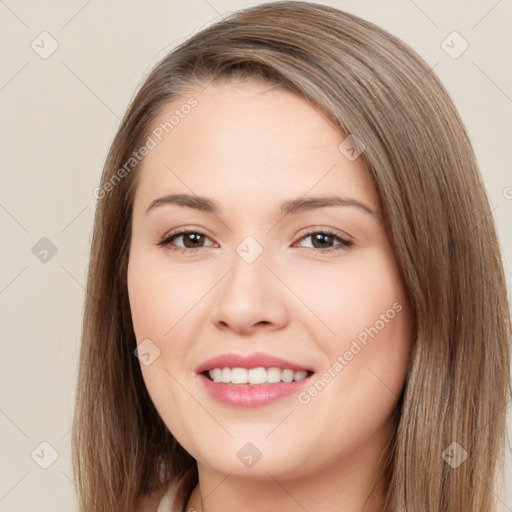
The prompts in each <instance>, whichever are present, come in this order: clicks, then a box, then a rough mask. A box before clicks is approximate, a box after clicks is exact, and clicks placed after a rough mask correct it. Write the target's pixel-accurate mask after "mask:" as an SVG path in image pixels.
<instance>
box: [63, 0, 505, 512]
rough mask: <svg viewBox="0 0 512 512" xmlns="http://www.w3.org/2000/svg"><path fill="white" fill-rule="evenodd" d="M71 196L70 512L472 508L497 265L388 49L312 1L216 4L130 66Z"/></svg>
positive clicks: (494, 383)
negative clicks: (119, 100) (96, 156)
mask: <svg viewBox="0 0 512 512" xmlns="http://www.w3.org/2000/svg"><path fill="white" fill-rule="evenodd" d="M95 195H96V197H97V198H98V205H97V214H96V219H95V226H94V238H93V243H92V248H91V260H90V269H89V276H88V286H87V291H88V295H87V299H86V304H85V313H84V324H83V337H82V349H81V356H80V375H79V385H78V389H77V404H76V413H75V414H76V417H75V421H76V426H75V429H74V452H73V459H74V467H75V475H76V480H77V491H78V496H79V500H80V507H81V511H82V512H88V511H93V510H94V511H114V510H115V511H128V510H144V511H149V510H157V509H158V510H159V511H161V512H163V511H164V510H173V511H184V510H192V511H193V510H197V511H201V512H202V511H206V512H215V511H225V510H238V511H242V510H259V511H269V510H280V511H288V510H289V511H292V510H308V511H311V512H312V511H317V510H340V511H341V510H343V511H345V512H349V511H350V512H352V511H354V512H355V511H365V512H370V511H371V512H375V511H382V510H386V511H388V512H391V511H392V512H397V511H405V510H407V511H408V512H425V511H426V510H428V511H429V512H434V511H435V512H441V511H443V512H446V511H450V512H456V511H457V512H459V511H460V510H464V511H475V512H476V511H479V512H481V511H483V510H485V511H494V510H496V503H495V502H496V496H495V494H494V492H493V489H494V487H495V485H496V482H497V477H498V475H499V473H498V470H499V469H500V464H501V463H502V457H503V441H504V436H505V418H506V406H507V403H508V400H509V398H510V395H511V388H510V375H509V361H510V359H509V358H510V318H509V311H508V304H507V296H506V289H505V279H504V273H503V266H502V261H501V257H500V248H499V245H498V241H497V236H496V231H495V227H494V224H493V221H492V216H491V211H490V208H489V203H488V200H487V196H486V193H485V189H484V186H483V184H482V180H481V177H480V174H479V170H478V166H477V163H476V160H475V156H474V153H473V150H472V148H471V145H470V143H469V140H468V136H467V134H466V131H465V129H464V127H463V124H462V122H461V120H460V118H459V115H458V113H457V111H456V109H455V107H454V105H453V103H452V101H451V100H450V99H449V97H448V95H447V93H446V92H445V90H444V88H443V87H442V85H441V84H440V83H439V81H438V79H437V78H436V77H435V75H434V74H433V72H432V70H431V69H429V67H428V66H427V65H426V64H425V63H424V62H423V60H422V59H421V58H420V57H418V56H417V55H416V54H415V53H414V52H413V51H412V50H411V49H410V48H409V47H407V46H406V45H405V44H404V43H402V42H400V41H398V40H397V39H396V38H394V37H393V36H391V35H390V34H388V33H387V32H385V31H383V30H382V29H380V28H378V27H376V26H374V25H372V24H371V23H369V22H367V21H364V20H361V19H359V18H357V17H355V16H353V15H349V14H346V13H343V12H341V11H338V10H336V9H333V8H330V7H326V6H321V5H316V4H309V3H303V2H277V3H268V4H266V5H260V6H256V7H253V8H250V9H246V10H244V11H240V12H237V13H235V14H233V15H232V16H230V17H229V18H227V19H225V20H222V21H220V22H218V23H216V24H215V25H212V26H211V27H208V28H206V29H205V30H203V31H201V32H200V33H198V34H196V35H195V36H193V37H192V38H190V39H189V40H188V41H186V42H185V43H183V44H182V45H180V46H179V47H178V48H176V49H175V50H174V51H172V52H171V53H170V54H169V55H168V56H167V57H165V58H164V59H163V60H162V61H161V62H160V63H159V64H158V65H157V66H156V67H155V68H154V69H153V70H152V72H151V73H150V75H149V76H148V77H147V79H146V80H145V82H144V84H143V85H142V87H141V89H140V90H139V91H138V93H137V95H136V96H135V98H134V99H133V101H132V104H131V105H130V107H129V109H128V111H127V113H126V115H125V117H124V119H123V122H122V124H121V126H120V128H119V131H118V133H117V136H116V138H115V140H114V141H113V144H112V147H111V150H110V153H109V156H108V158H107V162H106V165H105V169H104V173H103V176H102V181H101V184H100V186H99V187H98V189H96V191H95Z"/></svg>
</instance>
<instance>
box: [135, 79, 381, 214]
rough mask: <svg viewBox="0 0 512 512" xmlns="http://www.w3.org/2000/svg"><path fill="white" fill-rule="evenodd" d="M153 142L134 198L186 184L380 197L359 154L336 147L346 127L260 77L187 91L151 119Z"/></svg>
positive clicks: (236, 193)
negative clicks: (350, 155)
mask: <svg viewBox="0 0 512 512" xmlns="http://www.w3.org/2000/svg"><path fill="white" fill-rule="evenodd" d="M150 136H151V137H152V139H153V141H154V147H153V149H151V150H150V151H149V154H147V156H145V157H144V159H143V161H142V163H141V166H140V168H139V172H140V173H141V174H140V177H139V178H140V179H139V183H138V189H137V194H136V202H137V198H138V201H139V202H140V201H143V202H144V203H145V204H146V205H147V204H148V203H149V202H150V201H151V200H153V199H154V198H155V195H158V194H162V193H170V192H175V191H183V192H187V193H193V194H198V195H204V196H211V197H215V198H219V199H221V200H222V201H223V200H229V199H230V198H233V199H235V198H236V197H238V198H239V199H240V198H241V197H242V198H245V200H246V201H249V202H250V201H251V198H252V199H253V200H254V201H255V202H261V200H262V199H264V200H265V202H267V203H268V202H270V201H272V200H274V199H275V200H276V201H279V200H281V199H282V198H283V197H296V196H302V195H305V194H308V192H311V193H312V194H327V193H332V192H339V193H343V194H345V195H352V196H357V198H359V199H361V200H364V201H366V202H367V203H369V204H372V205H373V206H374V207H375V208H376V209H377V204H378V198H377V194H376V191H375V188H374V186H373V182H372V180H371V178H370V176H369V173H368V171H367V169H366V167H365V165H364V163H363V161H362V159H361V158H357V159H356V160H353V161H351V160H349V159H348V158H347V156H346V153H344V152H343V151H340V149H339V146H340V143H341V142H342V141H343V140H344V139H345V138H346V134H345V133H343V132H342V131H341V130H339V129H337V128H336V127H334V126H333V125H332V124H331V123H330V122H329V120H328V119H327V117H326V116H325V115H324V114H323V113H322V112H321V111H320V110H319V109H318V108H317V107H315V106H313V105H312V104H311V103H310V102H308V101H307V100H306V99H304V98H302V97H300V96H298V95H297V94H294V93H292V92H290V91H288V90H285V89H283V88H281V87H276V86H274V85H270V84H267V83H262V82H246V83H225V84H218V85H215V86H212V85H210V86H207V87H206V88H204V87H198V88H196V89H191V90H188V91H186V92H185V93H184V94H183V95H182V96H180V98H177V99H176V100H174V101H173V102H172V103H169V104H168V105H167V106H166V108H165V109H164V110H163V111H162V112H161V113H160V115H159V116H158V118H157V119H155V121H154V123H153V125H152V127H151V133H150Z"/></svg>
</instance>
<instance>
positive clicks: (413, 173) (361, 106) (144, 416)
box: [73, 1, 511, 512]
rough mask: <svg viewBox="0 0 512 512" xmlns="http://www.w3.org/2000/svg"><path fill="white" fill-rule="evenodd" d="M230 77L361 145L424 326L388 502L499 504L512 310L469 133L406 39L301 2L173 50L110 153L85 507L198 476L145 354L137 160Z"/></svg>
mask: <svg viewBox="0 0 512 512" xmlns="http://www.w3.org/2000/svg"><path fill="white" fill-rule="evenodd" d="M235 78H241V79H246V78H247V79H263V80H267V81H272V82H273V83H277V84H280V85H281V86H282V87H285V88H286V89H288V90H290V91H293V92H295V93H296V94H299V95H301V96H302V97H304V98H305V99H307V101H310V102H311V103H312V104H314V105H316V106H318V107H320V109H321V110H322V111H323V112H325V114H326V116H328V118H329V119H330V120H331V121H332V122H333V123H334V124H335V126H337V127H339V129H340V131H341V132H342V133H345V134H354V135H356V137H357V138H358V139H360V140H361V141H363V142H364V145H365V151H364V152H363V153H362V155H361V158H363V159H364V161H365V162H366V164H367V166H368V169H369V171H370V173H371V176H372V177H373V180H374V182H375V186H376V187H377V190H378V193H379V196H380V200H381V203H382V209H383V216H384V221H385V227H386V229H387V232H388V235H389V238H390V241H391V244H392V247H393V250H394V252H395V256H396V259H397V263H398V265H399V267H400V269H401V272H402V276H403V280H404V283H405V286H406V288H407V291H408V295H409V297H410V301H411V305H412V308H413V313H414V319H415V332H414V339H413V347H412V353H411V358H410V363H409V368H408V374H407V379H406V382H405V385H404V389H403V391H402V394H401V396H400V398H399V401H398V406H397V411H396V426H395V431H394V433H393V437H392V439H391V440H390V444H389V453H388V454H387V458H386V461H387V468H388V470H389V475H390V485H389V493H388V500H389V505H390V510H393V511H407V512H426V511H427V510H428V511H429V512H459V511H460V510H464V511H465V512H483V511H485V512H494V511H495V510H496V503H495V502H496V498H495V495H494V491H496V483H497V482H498V470H502V468H503V453H504V450H503V447H504V441H505V435H506V408H507V404H508V401H509V399H510V396H511V385H510V373H509V368H510V339H511V333H510V314H509V309H508V303H507V294H506V283H505V278H504V272H503V264H502V260H501V252H500V247H499V243H498V239H497V234H496V230H495V226H494V222H493V218H492V214H491V209H490V207H489V201H488V198H487V195H486V191H485V188H484V185H483V183H482V179H481V176H480V173H479V169H478V164H477V162H476V159H475V155H474V152H473V149H472V147H471V144H470V142H469V139H468V135H467V133H466V131H465V129H464V126H463V123H462V121H461V119H460V117H459V115H458V113H457V111H456V109H455V107H454V105H453V103H452V101H451V100H450V98H449V96H448V94H447V93H446V91H445V89H444V88H443V86H442V85H441V83H440V82H439V80H438V78H437V77H436V76H435V74H434V73H433V71H432V69H430V68H429V66H428V65H427V64H426V63H425V62H424V61H423V60H422V59H421V58H420V57H419V56H418V55H417V54H416V53H415V52H414V51H413V50H411V49H410V48H409V47H408V46H407V45H405V44H404V43H402V42H401V41H399V40H397V39H396V38H395V37H393V36H392V35H390V34H389V33H387V32H386V31H384V30H382V29H380V28H379V27H377V26H375V25H373V24H371V23H369V22H367V21H365V20H362V19H360V18H358V17H356V16H353V15H350V14H347V13H344V12H341V11H339V10H337V9H334V8H331V7H327V6H322V5H318V4H310V3H305V2H299V1H285V2H275V3H266V4H262V5H259V6H256V7H252V8H249V9H245V10H243V11H239V12H236V13H234V14H232V15H231V16H229V17H228V18H225V19H223V20H221V21H219V22H217V23H215V24H213V25H211V26H209V27H207V28H206V29H204V30H202V31H201V32H199V33H197V34H196V35H194V36H193V37H191V38H190V39H188V40H187V41H185V42H184V43H183V44H181V45H180V46H179V47H177V48H176V49H174V50H173V51H172V52H171V53H170V54H169V55H167V56H166V57H165V58H164V59H163V60H161V61H160V62H159V63H158V64H157V65H156V66H155V67H154V68H153V70H152V71H151V72H150V74H149V76H148V77H147V78H146V80H145V81H144V83H143V85H142V86H141V87H140V89H139V91H138V92H137V94H136V95H135V97H134V99H133V100H132V102H131V105H130V106H129V108H128V110H127V112H126V114H125V116H124V119H123V121H122V123H121V125H120V127H119V130H118V132H117V135H116V137H115V139H114V141H113V143H112V145H111V148H110V152H109V154H108V157H107V160H106V163H105V167H104V171H103V175H102V179H101V185H100V187H99V189H97V194H96V196H97V197H98V198H99V199H98V203H97V208H96V217H95V222H94V235H93V240H92V245H91V254H90V266H89V273H88V281H87V296H86V300H85V311H84V318H83V327H82V345H81V352H80V366H79V378H78V387H77V395H76V410H75V425H74V432H73V466H74V472H75V477H76V489H77V494H78V498H79V504H80V510H81V512H93V511H94V512H107V511H108V512H114V511H116V512H117V511H130V510H133V506H134V503H135V500H136V498H137V497H138V496H142V495H145V494H148V493H150V492H152V491H154V490H156V489H159V488H163V487H164V486H166V485H168V484H170V483H171V482H174V481H178V480H181V481H182V485H181V491H180V494H179V495H178V501H179V506H180V507H184V506H185V504H186V501H187V498H188V495H189V493H190V492H191V490H192V488H193V487H194V485H195V484H196V483H197V470H196V464H195V460H194V459H193V458H192V457H191V456H190V455H189V454H188V453H187V452H186V451H185V450H184V449H183V447H182V446H181V445H179V444H178V442H177V441H176V440H175V439H174V438H173V436H172V434H171V433H170V432H169V431H168V429H167V428H166V426H165V424H164V423H163V421H162V420H161V418H160V417H159V415H158V413H157V411H156V409H155V407H154V406H153V404H152V401H151V398H150V396H149V395H148V392H147V390H146V388H145V385H144V382H143V380H142V375H141V372H140V366H139V361H138V360H137V358H136V357H135V356H134V353H133V352H134V349H135V347H136V340H135V336H134V332H133V327H132V321H131V315H130V307H129V302H128V294H127V282H126V273H127V263H128V258H129V246H130V232H131V216H132V205H133V197H134V190H135V187H136V179H135V178H136V176H137V169H138V166H137V165H133V168H127V167H126V162H128V161H129V160H130V158H131V157H132V155H133V152H134V151H135V150H136V149H137V148H139V147H141V146H142V145H143V143H144V141H145V140H146V139H147V137H148V134H149V130H150V127H151V124H152V123H153V122H154V120H155V118H156V116H157V115H158V114H159V113H160V112H161V111H162V109H163V108H164V107H165V106H166V105H168V104H169V102H171V101H175V100H176V99H178V98H180V97H184V91H186V90H187V89H191V88H193V87H194V86H201V84H203V85H202V87H204V84H206V83H209V82H220V81H223V80H233V79H235ZM132 164H133V162H132ZM123 166H124V172H120V169H121V168H123ZM454 443H457V444H454ZM450 450H451V451H450ZM464 454H466V455H467V458H466V459H465V460H464V461H463V462H462V463H460V461H461V460H462V459H463V458H464V457H465V456H466V455H464ZM454 456H455V457H456V458H458V459H459V463H457V464H453V463H451V461H452V460H454V458H453V457H454ZM500 482H501V480H500Z"/></svg>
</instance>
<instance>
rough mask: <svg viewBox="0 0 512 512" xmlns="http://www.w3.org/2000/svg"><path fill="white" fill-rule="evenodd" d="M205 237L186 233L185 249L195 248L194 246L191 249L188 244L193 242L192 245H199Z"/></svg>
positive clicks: (184, 236) (184, 238)
mask: <svg viewBox="0 0 512 512" xmlns="http://www.w3.org/2000/svg"><path fill="white" fill-rule="evenodd" d="M203 236H204V235H201V234H199V233H186V234H184V235H183V243H184V245H185V247H188V248H192V249H193V248H194V246H192V247H190V246H189V245H188V242H191V243H192V244H199V243H200V242H201V240H202V237H203Z"/></svg>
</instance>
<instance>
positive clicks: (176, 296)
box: [128, 82, 412, 478]
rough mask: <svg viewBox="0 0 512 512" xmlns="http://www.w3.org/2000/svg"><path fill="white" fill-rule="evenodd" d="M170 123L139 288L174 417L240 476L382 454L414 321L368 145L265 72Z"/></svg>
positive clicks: (151, 192)
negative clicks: (362, 153) (363, 153)
mask: <svg viewBox="0 0 512 512" xmlns="http://www.w3.org/2000/svg"><path fill="white" fill-rule="evenodd" d="M187 105H188V106H187ZM170 119H171V121H169V120H170ZM166 122H167V125H165V123H166ZM153 128H154V129H155V130H154V131H153V133H152V134H151V135H150V136H151V138H152V142H151V141H149V139H148V140H147V142H146V145H147V148H148V154H147V155H146V156H145V158H144V159H143V161H142V165H141V167H140V169H139V171H140V176H139V178H140V181H139V184H138V186H137V190H136V195H135V200H134V211H133V227H132V241H131V247H130V260H129V268H128V291H129V298H130V306H131V312H132V316H133V325H134V330H135V334H136V338H137V343H138V344H142V345H141V346H140V347H139V349H138V350H139V352H138V355H139V358H140V364H141V370H142V374H143V377H144V381H145V384H146V386H147V389H148V391H149V394H150V396H151V398H152V400H153V403H154V405H155V407H156V408H157V410H158V412H159V414H160V415H161V417H162V419H163V421H164V422H165V424H166V425H167V427H168V428H169V430H170V431H171V432H172V434H173V435H174V436H175V437H176V438H177V440H178V441H179V442H180V443H181V445H182V446H183V447H184V448H185V449H186V450H187V451H188V452H189V453H190V454H191V455H192V456H193V457H194V458H195V459H196V460H197V461H198V464H199V465H200V467H201V468H208V469H209V470H211V471H216V472H219V473H223V474H227V473H231V474H232V475H240V476H249V477H253V478H268V474H269V473H270V474H271V475H273V476H274V477H276V478H278V476H280V477H281V478H299V477H303V476H306V475H308V474H313V473H318V471H322V470H326V469H327V468H329V467H331V468H332V467H334V466H336V467H337V468H338V469H339V471H342V470H341V468H346V470H347V472H350V471H353V470H354V468H355V467H357V468H362V467H364V465H365V464H366V465H368V464H372V462H370V461H375V459H376V458H377V457H378V455H379V454H380V452H381V451H382V449H383V447H384V445H385V443H386V442H387V441H388V438H389V436H390V433H391V427H392V415H393V413H394V409H395V406H396V403H397V400H398V397H399V395H400V392H401V390H402V387H403V384H404V381H405V377H406V370H407V364H408V360H409V355H410V344H411V332H412V330H411V325H412V321H411V320H412V319H411V313H410V310H409V307H408V304H407V299H406V293H405V290H404V286H403V283H402V281H401V278H400V274H399V269H398V268H397V263H396V261H395V259H394V256H393V253H392V250H391V247H390V243H389V240H388V238H387V235H386V232H385V230H384V227H383V224H382V221H381V209H380V204H379V199H378V195H377V192H376V189H375V187H374V185H373V182H372V180H371V178H370V176H369V173H368V171H367V169H366V168H365V165H364V164H363V161H362V159H361V158H356V157H357V149H358V148H357V147H355V148H354V147H353V144H352V149H351V144H350V139H349V140H347V141H345V142H344V143H343V144H341V143H342V141H343V140H344V139H345V135H343V134H342V133H340V131H338V130H336V129H335V128H334V127H333V126H332V125H331V124H329V123H328V122H327V120H326V118H325V117H324V116H323V115H322V114H321V113H320V112H319V111H318V110H316V109H315V108H314V107H313V106H312V105H310V104H309V103H308V102H307V101H305V100H304V99H301V98H299V97H298V96H296V95H294V94H292V93H290V92H287V91H285V90H283V89H281V88H275V87H271V86H269V85H268V84H261V83H257V82H247V83H245V84H224V85H217V86H209V87H207V88H206V89H204V90H202V89H201V88H198V89H197V90H192V91H190V92H189V93H188V94H185V95H184V96H183V98H181V99H179V100H176V101H175V102H173V103H172V104H170V105H168V107H167V108H166V110H165V112H163V113H162V115H161V116H160V117H159V118H158V119H157V120H156V121H155V123H154V126H153ZM160 139H161V140H160ZM363 142H364V141H363ZM340 144H341V146H340ZM359 149H360V148H359ZM139 171H138V172H139ZM171 195H179V196H180V197H178V198H175V199H176V202H172V201H171V198H170V197H167V196H171ZM185 196H186V197H185ZM166 197H167V200H166V199H161V198H166ZM334 197H335V198H338V199H337V201H338V202H337V203H336V202H335V200H334V199H327V198H334ZM155 200H158V201H157V202H155ZM184 231H189V232H190V233H189V234H188V235H183V232H184ZM163 240H164V241H165V240H167V241H166V242H165V243H163V244H160V242H162V241H163ZM212 358H220V359H218V360H217V361H211V360H212ZM216 368H217V369H216ZM223 368H224V369H223ZM226 368H236V369H235V370H233V371H231V370H229V369H226ZM262 368H263V370H262ZM269 368H273V369H272V370H268V369H269ZM207 370H212V374H211V375H212V378H213V379H214V380H215V381H217V382H214V381H211V380H209V379H208V378H207V376H206V374H208V372H207ZM213 370H214V371H213ZM251 370H252V371H251ZM283 370H287V371H283ZM203 371H206V372H205V373H203ZM247 379H249V382H247ZM290 380H292V382H289V381H290ZM222 381H223V382H222ZM244 381H245V382H247V383H245V384H244Z"/></svg>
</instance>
